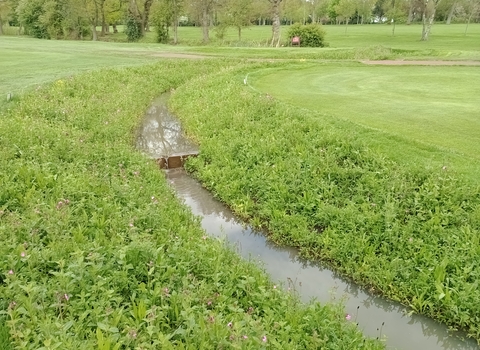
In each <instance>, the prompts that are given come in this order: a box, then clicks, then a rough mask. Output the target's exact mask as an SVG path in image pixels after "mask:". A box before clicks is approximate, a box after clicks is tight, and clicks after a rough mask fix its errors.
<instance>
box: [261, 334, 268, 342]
mask: <svg viewBox="0 0 480 350" xmlns="http://www.w3.org/2000/svg"><path fill="white" fill-rule="evenodd" d="M262 341H263V342H264V343H266V342H267V336H266V335H264V336H263V337H262Z"/></svg>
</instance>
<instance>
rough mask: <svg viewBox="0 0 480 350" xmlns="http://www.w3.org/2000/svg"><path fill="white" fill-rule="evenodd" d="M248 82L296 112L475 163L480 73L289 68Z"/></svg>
mask: <svg viewBox="0 0 480 350" xmlns="http://www.w3.org/2000/svg"><path fill="white" fill-rule="evenodd" d="M249 77H250V81H251V84H252V85H253V86H254V87H255V88H258V89H260V90H261V91H263V92H266V93H269V94H271V95H273V96H275V97H277V98H279V99H281V100H284V101H286V102H288V103H290V104H292V105H294V106H297V107H298V108H306V109H310V110H313V111H316V112H319V113H321V114H324V115H326V116H332V117H334V118H335V117H337V118H341V119H346V120H350V121H352V122H354V123H356V124H360V125H363V126H367V127H369V128H374V129H378V130H381V131H384V132H386V133H388V134H392V135H395V136H398V137H401V138H404V139H407V140H410V141H414V142H416V143H424V144H427V145H433V146H437V147H439V148H442V149H444V150H445V151H447V152H452V151H453V152H457V153H459V154H461V155H464V156H466V157H468V158H470V159H471V160H472V161H474V162H478V161H480V143H479V142H478V135H480V116H479V114H478V111H479V110H480V99H479V98H478V96H480V84H478V81H480V69H479V67H441V66H435V67H429V66H369V65H330V64H326V65H314V66H312V65H302V66H300V65H296V66H295V65H294V66H290V67H286V68H282V69H278V70H266V71H263V72H261V71H260V72H257V73H255V72H254V73H252V74H250V75H249ZM391 151H392V152H398V150H396V149H392V150H391Z"/></svg>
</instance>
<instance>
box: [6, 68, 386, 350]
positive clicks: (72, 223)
mask: <svg viewBox="0 0 480 350" xmlns="http://www.w3.org/2000/svg"><path fill="white" fill-rule="evenodd" d="M231 64H234V63H231ZM225 65H227V63H225V62H223V63H222V62H218V61H213V60H209V61H203V62H202V63H199V62H185V61H183V62H179V61H163V62H160V63H158V64H156V65H147V66H143V67H130V68H123V69H117V70H102V71H97V72H92V73H88V74H84V75H80V76H78V77H71V78H68V79H61V80H57V81H55V82H54V83H52V84H49V85H47V86H43V87H41V88H39V89H38V90H36V91H35V92H32V93H29V94H27V95H24V96H22V97H21V98H20V99H19V100H18V101H17V102H16V104H15V105H14V106H13V107H12V108H10V109H9V110H8V111H5V112H4V113H2V114H1V118H0V187H1V188H2V191H1V192H0V240H1V242H2V245H1V246H0V270H1V271H2V273H1V274H0V282H1V283H0V295H1V296H2V304H1V305H0V306H1V311H2V315H4V316H6V317H7V319H8V320H7V326H8V328H9V332H10V336H11V340H12V342H13V344H12V347H14V348H18V349H39V348H45V349H53V348H61V349H93V348H97V349H102V350H107V349H108V350H110V349H130V348H142V349H159V348H161V349H174V348H185V349H206V348H212V347H215V348H218V347H224V348H226V347H231V348H240V349H250V348H257V349H260V348H265V349H266V348H273V349H275V348H282V349H296V348H299V347H300V348H322V349H350V348H351V347H354V348H359V349H360V348H365V349H381V348H382V347H383V346H382V344H380V343H379V342H376V341H371V340H364V338H363V336H362V335H361V333H360V332H359V331H358V330H357V329H356V327H355V326H354V325H353V324H351V323H348V322H346V321H345V315H344V313H343V310H342V306H341V305H334V306H321V305H319V304H313V303H312V304H308V305H302V304H300V303H299V301H298V299H297V298H296V297H295V296H294V295H292V294H290V293H287V292H286V291H285V292H284V291H282V290H281V288H275V287H274V285H273V284H272V282H271V281H269V280H268V278H267V277H266V275H265V274H263V273H262V272H261V270H260V269H258V267H256V266H254V264H253V263H249V262H246V261H243V260H242V259H240V258H239V256H238V255H237V254H235V253H234V252H232V251H230V250H228V249H226V248H225V246H224V243H223V242H221V241H217V240H214V239H210V238H206V237H205V236H204V235H205V233H204V232H203V231H202V230H201V228H200V225H199V223H198V220H197V219H195V218H194V217H193V216H192V215H191V213H190V212H189V211H188V210H187V209H186V208H185V207H184V206H182V205H181V204H180V203H179V202H178V201H177V200H176V199H175V196H174V194H173V191H172V190H171V189H169V187H168V186H167V184H166V181H165V178H164V176H163V175H162V174H161V172H160V171H159V170H158V168H157V166H156V165H155V164H154V163H153V162H152V161H151V160H149V159H146V158H145V157H144V156H143V155H141V154H140V153H138V152H136V151H135V149H134V140H133V138H134V134H135V129H136V125H137V123H138V121H139V119H140V118H141V116H142V114H143V111H144V110H145V109H146V108H147V106H148V104H149V103H150V101H151V100H152V99H153V98H154V97H156V96H158V95H159V94H160V93H162V92H163V91H166V90H169V89H171V88H176V87H178V86H180V85H181V84H183V83H184V82H185V81H187V80H189V79H191V78H193V77H194V76H199V75H200V74H207V73H212V72H214V71H215V72H218V71H221V70H222V67H224V66H225ZM10 271H11V272H10ZM229 323H231V326H230V325H229ZM244 336H248V338H244ZM263 337H266V339H267V342H266V343H265V342H263V340H262V339H263ZM8 346H9V345H8V344H7V343H6V337H5V328H4V327H3V326H0V348H2V349H7V348H8Z"/></svg>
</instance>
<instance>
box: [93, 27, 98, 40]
mask: <svg viewBox="0 0 480 350" xmlns="http://www.w3.org/2000/svg"><path fill="white" fill-rule="evenodd" d="M97 40H98V36H97V25H96V24H95V23H92V41H97Z"/></svg>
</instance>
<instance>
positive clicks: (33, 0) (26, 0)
mask: <svg viewBox="0 0 480 350" xmlns="http://www.w3.org/2000/svg"><path fill="white" fill-rule="evenodd" d="M44 3H45V1H44V0H20V2H19V3H18V7H17V9H16V12H17V15H18V20H19V22H20V23H21V25H23V27H24V28H25V33H26V34H28V35H31V36H33V37H35V38H38V39H49V36H48V31H47V28H46V27H45V25H44V24H43V23H42V22H41V21H40V17H41V16H42V15H43V14H44V12H45V11H44V9H43V5H44Z"/></svg>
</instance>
